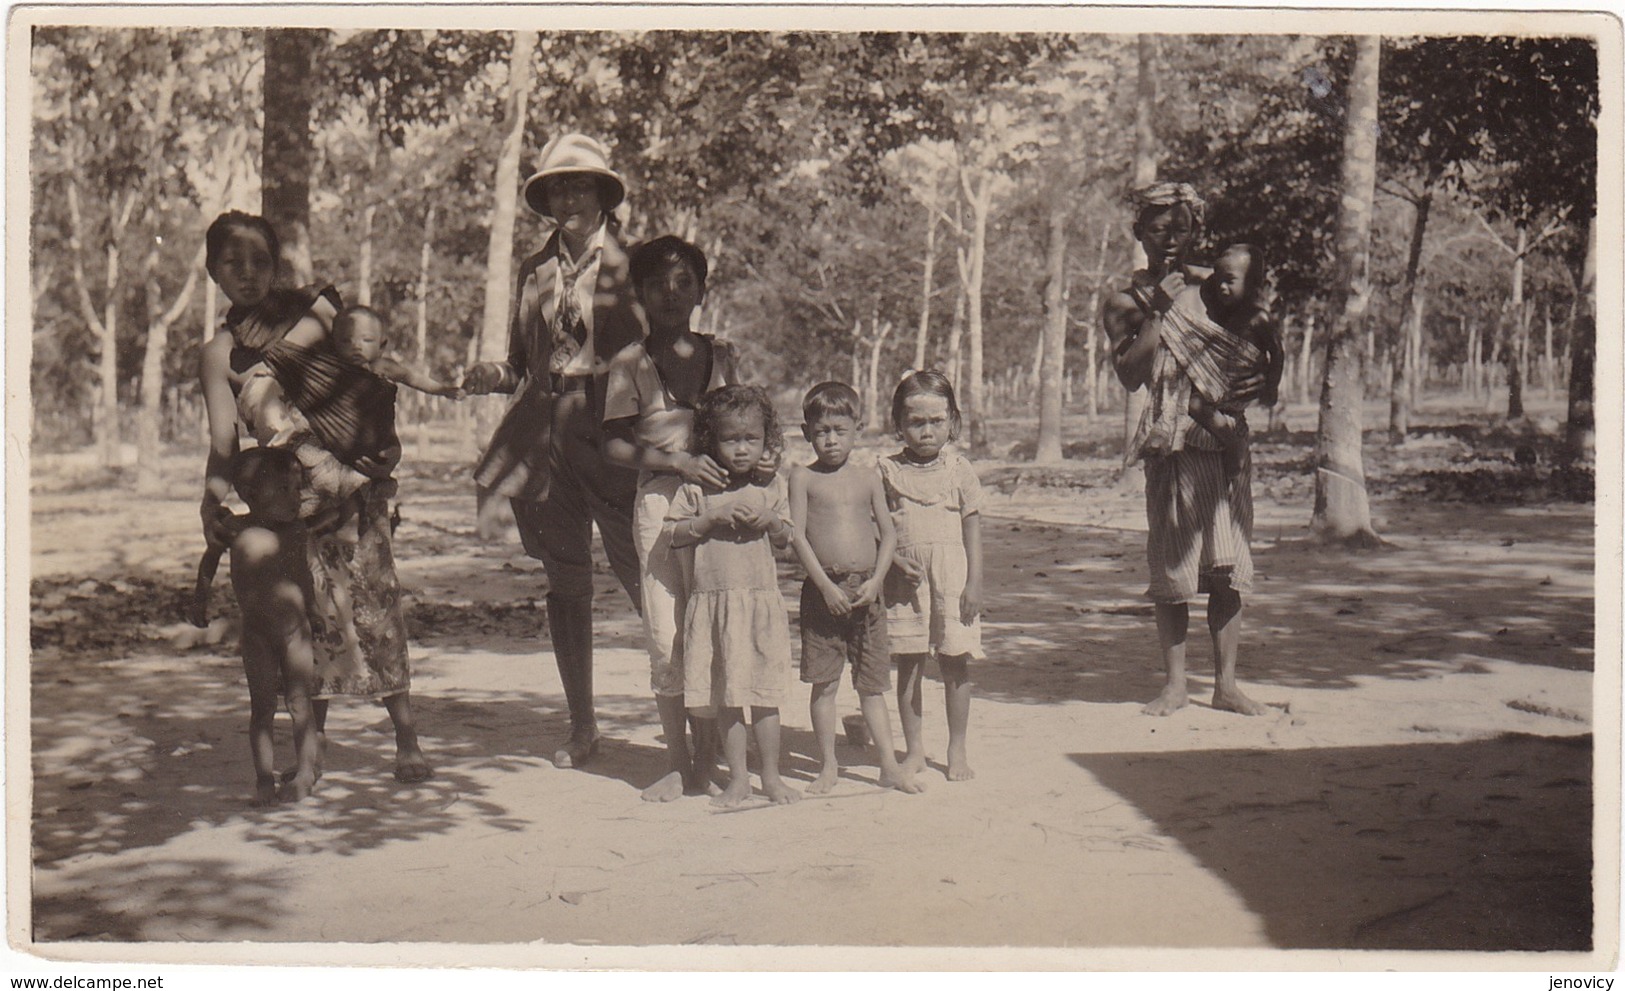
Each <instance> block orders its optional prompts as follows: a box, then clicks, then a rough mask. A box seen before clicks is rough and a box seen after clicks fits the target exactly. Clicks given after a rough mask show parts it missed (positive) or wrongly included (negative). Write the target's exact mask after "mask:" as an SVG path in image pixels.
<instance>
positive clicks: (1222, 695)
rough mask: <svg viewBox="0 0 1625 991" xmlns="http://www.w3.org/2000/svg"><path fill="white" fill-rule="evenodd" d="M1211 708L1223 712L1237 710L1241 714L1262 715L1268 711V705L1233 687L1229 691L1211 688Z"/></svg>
mask: <svg viewBox="0 0 1625 991" xmlns="http://www.w3.org/2000/svg"><path fill="white" fill-rule="evenodd" d="M1213 708H1215V709H1220V710H1222V711H1224V712H1239V713H1241V714H1242V715H1243V716H1262V715H1264V714H1265V713H1267V712H1269V711H1270V710H1269V706H1267V705H1265V704H1264V703H1262V702H1257V701H1254V700H1253V699H1250V698H1248V697H1247V696H1245V695H1243V694H1241V689H1239V688H1233V689H1231V690H1230V691H1228V692H1226V691H1221V690H1219V689H1217V688H1215V689H1214V690H1213Z"/></svg>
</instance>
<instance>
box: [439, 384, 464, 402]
mask: <svg viewBox="0 0 1625 991" xmlns="http://www.w3.org/2000/svg"><path fill="white" fill-rule="evenodd" d="M439 394H440V395H442V396H444V397H445V398H447V399H453V400H456V401H457V402H462V401H463V400H464V399H467V398H468V392H467V391H466V390H464V389H463V388H462V387H461V386H457V385H448V386H443V387H441V388H440V390H439Z"/></svg>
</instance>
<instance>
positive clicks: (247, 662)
mask: <svg viewBox="0 0 1625 991" xmlns="http://www.w3.org/2000/svg"><path fill="white" fill-rule="evenodd" d="M232 476H233V478H232V486H233V488H235V489H236V490H237V494H238V495H240V496H242V498H243V501H244V502H246V503H248V515H247V516H246V517H243V518H242V520H241V521H240V522H241V525H242V530H241V532H239V533H238V534H237V537H236V539H235V540H233V541H232V544H231V584H232V587H233V588H234V589H235V590H236V592H237V604H238V606H239V607H241V609H242V613H243V636H242V647H243V673H244V674H245V675H247V677H248V700H249V718H248V744H249V751H250V753H251V754H252V756H253V760H254V797H255V804H260V805H263V804H268V803H270V802H274V801H276V800H278V799H279V798H280V799H281V800H282V801H298V800H300V799H302V798H304V797H305V796H307V795H309V794H310V793H311V791H312V790H313V789H314V788H315V787H316V779H317V777H318V776H320V773H321V772H320V770H319V769H318V764H319V761H320V754H319V752H318V750H319V743H320V741H319V740H318V738H317V733H318V728H317V720H316V719H315V718H314V715H313V712H312V705H311V698H310V692H311V685H312V684H313V683H314V682H315V679H316V660H315V655H314V653H313V648H312V645H311V632H310V619H309V617H308V616H307V613H306V609H307V608H308V605H309V603H310V601H311V598H312V592H311V579H310V567H309V565H308V563H307V562H306V560H305V540H306V528H305V524H304V523H303V522H301V521H300V519H299V482H300V478H301V475H300V471H299V462H298V460H297V459H296V458H295V457H294V455H293V454H292V453H291V452H289V451H288V450H286V449H284V448H274V447H253V448H249V449H248V450H246V451H243V452H242V453H241V454H239V455H237V457H236V460H235V462H234V464H233V465H232ZM279 687H280V689H281V694H282V695H283V696H284V697H285V699H286V700H287V706H288V715H289V716H291V717H293V745H294V759H295V764H296V766H295V768H294V770H293V772H292V773H291V774H290V775H288V776H287V777H286V779H285V780H284V781H283V782H282V787H281V790H280V793H279V791H278V788H277V778H276V772H275V771H273V770H272V762H273V758H274V756H275V744H274V741H273V739H272V734H271V726H272V723H273V722H274V721H275V719H276V709H277V695H278V689H279Z"/></svg>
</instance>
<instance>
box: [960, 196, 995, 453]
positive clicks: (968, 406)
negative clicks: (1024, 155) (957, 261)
mask: <svg viewBox="0 0 1625 991" xmlns="http://www.w3.org/2000/svg"><path fill="white" fill-rule="evenodd" d="M960 178H961V182H962V184H963V185H964V188H965V196H966V199H967V200H968V201H969V204H970V208H971V239H970V258H969V265H968V266H967V270H966V275H965V315H966V324H967V333H966V342H965V343H966V345H967V348H968V350H969V352H970V354H969V362H968V364H969V366H970V367H969V369H968V374H967V376H966V379H967V381H966V386H965V388H964V389H962V390H960V392H961V397H960V404H961V411H962V413H963V415H964V419H965V420H966V421H967V422H968V424H969V429H968V430H967V431H966V440H967V441H968V443H969V447H970V449H971V450H972V451H985V450H987V393H986V383H985V382H984V380H983V369H982V281H983V278H984V275H985V270H986V264H987V224H988V218H989V214H991V213H992V212H993V175H992V173H991V172H988V171H986V170H980V169H979V170H977V175H976V176H975V177H974V180H973V179H972V177H971V176H970V175H969V174H968V173H966V172H965V171H963V170H962V171H961V173H960Z"/></svg>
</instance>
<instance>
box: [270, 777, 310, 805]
mask: <svg viewBox="0 0 1625 991" xmlns="http://www.w3.org/2000/svg"><path fill="white" fill-rule="evenodd" d="M315 790H316V776H315V775H314V774H312V773H310V772H309V771H306V772H304V773H300V774H295V775H294V776H293V777H292V778H289V779H288V780H287V781H284V782H282V787H281V788H279V789H277V793H276V797H277V801H279V802H300V801H303V800H305V799H306V798H308V797H310V793H311V792H313V791H315Z"/></svg>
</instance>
